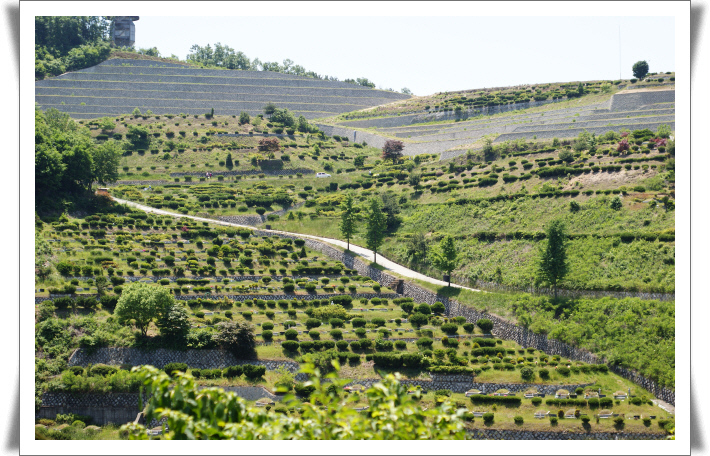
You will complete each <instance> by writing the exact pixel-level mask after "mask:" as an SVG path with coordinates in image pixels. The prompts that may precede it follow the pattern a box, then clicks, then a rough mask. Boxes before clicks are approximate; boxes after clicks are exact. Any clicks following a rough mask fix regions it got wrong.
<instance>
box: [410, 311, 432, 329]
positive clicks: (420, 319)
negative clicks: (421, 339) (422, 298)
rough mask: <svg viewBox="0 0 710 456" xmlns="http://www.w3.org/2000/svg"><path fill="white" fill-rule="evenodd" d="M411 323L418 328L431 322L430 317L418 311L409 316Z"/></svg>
mask: <svg viewBox="0 0 710 456" xmlns="http://www.w3.org/2000/svg"><path fill="white" fill-rule="evenodd" d="M409 323H411V324H412V326H414V327H415V328H418V327H420V326H423V325H425V324H427V323H429V317H428V316H426V315H424V314H423V313H419V312H417V313H415V314H414V315H412V316H410V317H409Z"/></svg>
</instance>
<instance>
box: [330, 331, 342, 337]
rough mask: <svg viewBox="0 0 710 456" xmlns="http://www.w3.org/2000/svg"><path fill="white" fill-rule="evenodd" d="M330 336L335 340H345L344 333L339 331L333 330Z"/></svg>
mask: <svg viewBox="0 0 710 456" xmlns="http://www.w3.org/2000/svg"><path fill="white" fill-rule="evenodd" d="M330 336H331V337H332V338H333V339H342V338H343V332H342V331H341V330H339V329H333V330H331V331H330Z"/></svg>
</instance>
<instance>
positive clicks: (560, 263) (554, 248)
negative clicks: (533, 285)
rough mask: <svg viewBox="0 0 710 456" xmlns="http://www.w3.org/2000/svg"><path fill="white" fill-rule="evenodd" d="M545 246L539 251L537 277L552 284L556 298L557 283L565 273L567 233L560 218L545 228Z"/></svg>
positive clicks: (566, 269)
mask: <svg viewBox="0 0 710 456" xmlns="http://www.w3.org/2000/svg"><path fill="white" fill-rule="evenodd" d="M546 234H547V246H546V247H545V250H542V251H541V252H540V263H539V264H538V277H539V278H540V279H542V280H544V281H546V282H548V283H550V285H552V287H553V288H554V290H555V299H557V284H558V283H559V282H560V281H561V280H562V279H563V278H564V276H565V275H567V272H568V271H569V264H568V262H567V246H566V243H567V234H566V232H565V225H564V223H563V222H562V221H561V220H554V221H552V222H551V223H550V225H549V227H548V228H547V230H546Z"/></svg>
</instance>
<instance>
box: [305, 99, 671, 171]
mask: <svg viewBox="0 0 710 456" xmlns="http://www.w3.org/2000/svg"><path fill="white" fill-rule="evenodd" d="M542 104H546V103H544V102H540V103H538V104H535V105H534V106H532V105H533V103H532V102H531V103H520V104H519V105H521V106H519V107H518V110H516V111H515V112H509V113H508V114H506V115H503V116H497V117H489V116H488V115H485V114H483V115H482V114H481V113H476V112H473V111H472V112H470V113H467V114H464V115H459V116H458V120H457V116H456V115H455V114H454V113H450V112H449V113H432V114H411V115H403V116H393V117H385V118H379V119H365V120H358V121H349V122H340V123H338V124H336V125H319V127H320V128H321V130H323V131H324V132H325V133H326V134H329V135H333V134H337V135H340V136H347V137H348V138H350V139H351V140H355V141H367V143H368V144H371V145H373V146H376V147H381V146H382V145H384V142H385V141H386V140H387V139H388V137H395V138H401V140H402V141H404V142H405V148H404V154H405V155H419V154H433V153H434V154H441V157H440V158H441V159H442V160H445V159H448V158H453V157H456V156H458V155H462V154H465V153H466V149H463V148H464V147H468V148H471V149H474V150H475V149H478V148H480V145H481V143H480V142H479V141H481V140H482V139H483V138H484V136H488V137H493V138H495V139H494V142H496V143H499V142H503V141H509V140H517V139H526V140H533V139H552V138H573V137H575V136H577V135H578V134H579V133H580V132H582V131H584V130H587V131H589V132H590V133H592V132H593V133H596V134H598V135H599V134H603V133H606V132H607V131H609V130H614V131H617V132H618V131H620V130H621V129H629V130H642V129H644V128H649V129H651V130H654V131H655V130H656V129H657V128H658V127H659V126H660V125H663V124H666V125H669V126H670V127H671V128H675V90H668V89H664V90H647V91H633V90H632V91H628V92H620V93H617V94H615V95H613V96H610V97H609V99H608V100H606V101H604V102H602V103H599V104H596V105H587V106H581V107H560V109H553V110H548V111H545V112H535V113H531V112H526V111H525V110H520V108H523V106H522V105H526V106H525V108H526V109H527V108H529V107H535V106H538V105H542ZM527 105H531V106H527ZM509 106H515V105H509ZM511 110H512V108H510V109H507V111H511ZM432 122H441V123H434V124H432ZM353 128H368V130H367V131H362V130H360V131H356V130H354V129H353ZM491 135H492V136H491ZM477 142H479V143H478V145H476V143H477Z"/></svg>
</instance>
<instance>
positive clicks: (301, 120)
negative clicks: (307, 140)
mask: <svg viewBox="0 0 710 456" xmlns="http://www.w3.org/2000/svg"><path fill="white" fill-rule="evenodd" d="M296 128H297V129H298V131H300V132H304V133H305V132H307V131H308V121H307V120H306V118H305V117H303V116H298V120H297V127H296Z"/></svg>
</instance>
